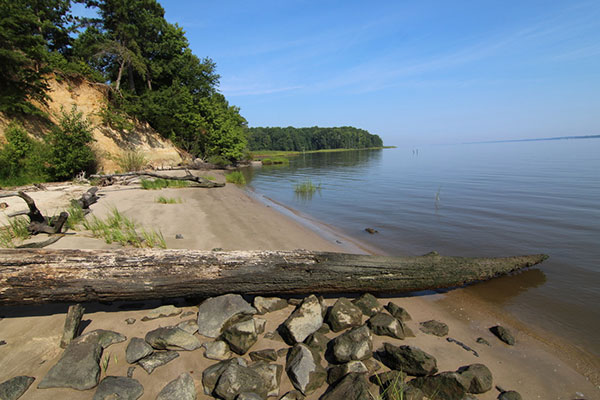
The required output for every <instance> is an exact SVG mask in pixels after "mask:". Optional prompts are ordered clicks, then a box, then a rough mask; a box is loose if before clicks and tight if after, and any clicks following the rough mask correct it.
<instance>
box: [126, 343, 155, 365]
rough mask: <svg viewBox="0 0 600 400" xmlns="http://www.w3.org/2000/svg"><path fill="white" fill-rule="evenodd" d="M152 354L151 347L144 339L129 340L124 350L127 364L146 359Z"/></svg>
mask: <svg viewBox="0 0 600 400" xmlns="http://www.w3.org/2000/svg"><path fill="white" fill-rule="evenodd" d="M153 352H154V349H153V348H152V346H150V345H149V344H148V343H146V341H145V340H144V339H142V338H136V337H134V338H131V340H130V341H129V344H128V345H127V349H126V350H125V360H126V361H127V362H128V363H129V364H133V363H135V362H137V361H139V360H141V359H142V358H144V357H148V356H149V355H150V354H152V353H153Z"/></svg>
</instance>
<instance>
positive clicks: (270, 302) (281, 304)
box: [253, 296, 288, 314]
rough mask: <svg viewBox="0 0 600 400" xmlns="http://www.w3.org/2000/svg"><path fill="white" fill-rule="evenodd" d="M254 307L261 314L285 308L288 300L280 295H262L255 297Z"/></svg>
mask: <svg viewBox="0 0 600 400" xmlns="http://www.w3.org/2000/svg"><path fill="white" fill-rule="evenodd" d="M253 304H254V308H256V311H257V312H258V313H259V314H266V313H270V312H273V311H277V310H283V309H284V308H286V307H287V306H288V302H287V301H285V300H284V299H281V298H279V297H262V296H256V297H255V298H254V303H253Z"/></svg>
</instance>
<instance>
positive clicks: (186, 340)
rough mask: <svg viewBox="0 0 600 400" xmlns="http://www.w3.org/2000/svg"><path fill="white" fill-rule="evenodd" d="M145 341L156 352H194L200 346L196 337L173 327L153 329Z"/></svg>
mask: <svg viewBox="0 0 600 400" xmlns="http://www.w3.org/2000/svg"><path fill="white" fill-rule="evenodd" d="M145 340H146V342H148V344H149V345H150V346H152V347H153V348H155V349H157V350H196V349H199V348H200V347H201V346H202V343H200V341H199V340H198V338H197V337H196V336H194V335H190V334H189V333H187V332H186V331H184V330H182V329H179V328H177V327H175V326H170V327H165V328H157V329H154V330H153V331H150V332H148V333H147V334H146V337H145Z"/></svg>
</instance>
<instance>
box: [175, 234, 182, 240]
mask: <svg viewBox="0 0 600 400" xmlns="http://www.w3.org/2000/svg"><path fill="white" fill-rule="evenodd" d="M175 239H183V235H182V234H181V233H176V234H175Z"/></svg>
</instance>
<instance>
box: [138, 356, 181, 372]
mask: <svg viewBox="0 0 600 400" xmlns="http://www.w3.org/2000/svg"><path fill="white" fill-rule="evenodd" d="M177 357H179V353H178V352H176V351H157V352H154V353H152V354H150V355H149V356H148V357H144V358H142V359H141V360H139V361H138V365H139V366H140V367H142V368H144V371H146V372H147V373H149V374H151V373H152V371H154V370H155V369H156V368H158V367H160V366H163V365H165V364H167V363H169V362H171V361H173V360H174V359H176V358H177Z"/></svg>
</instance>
